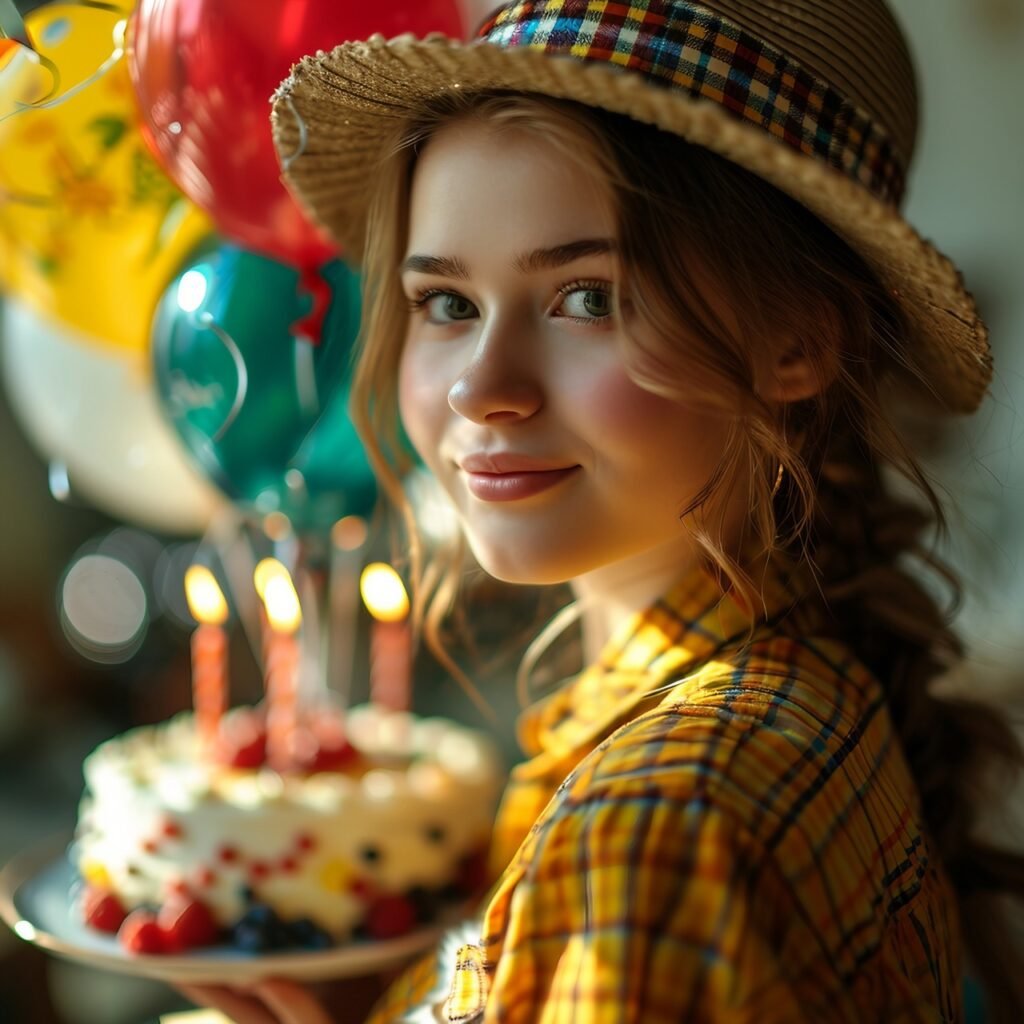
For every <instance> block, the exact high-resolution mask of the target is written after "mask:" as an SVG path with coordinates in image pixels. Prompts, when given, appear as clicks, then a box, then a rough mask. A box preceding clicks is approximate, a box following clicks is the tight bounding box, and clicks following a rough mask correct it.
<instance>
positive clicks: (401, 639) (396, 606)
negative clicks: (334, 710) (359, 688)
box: [359, 562, 412, 711]
mask: <svg viewBox="0 0 1024 1024" xmlns="http://www.w3.org/2000/svg"><path fill="white" fill-rule="evenodd" d="M359 589H360V591H361V593H362V595H363V601H364V602H365V604H366V607H367V608H368V609H369V612H370V614H371V615H372V616H373V618H374V623H373V630H372V632H371V634H370V700H371V701H372V702H373V703H374V704H376V705H378V706H379V707H383V708H388V709H389V710H391V711H408V710H409V703H410V699H409V698H410V673H411V671H412V633H411V630H410V628H409V598H408V596H407V594H406V592H405V587H404V586H403V585H402V580H401V578H400V577H399V575H398V573H397V572H395V570H394V569H392V568H391V566H390V565H385V564H384V563H383V562H373V563H371V564H370V565H368V566H367V567H366V568H365V569H364V570H363V574H362V577H361V578H360V580H359Z"/></svg>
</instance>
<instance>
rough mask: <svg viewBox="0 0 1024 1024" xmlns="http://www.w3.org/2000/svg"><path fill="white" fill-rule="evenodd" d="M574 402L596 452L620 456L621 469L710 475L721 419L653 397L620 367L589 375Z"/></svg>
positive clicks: (721, 437)
mask: <svg viewBox="0 0 1024 1024" xmlns="http://www.w3.org/2000/svg"><path fill="white" fill-rule="evenodd" d="M578 398H579V400H580V402H582V403H584V407H585V408H586V409H587V410H588V412H587V416H588V419H589V431H588V432H589V433H590V436H591V443H592V444H593V445H594V447H595V448H596V450H597V451H598V452H600V451H601V450H602V449H603V450H604V451H606V452H608V453H609V454H610V455H612V456H613V457H614V456H618V455H621V456H622V457H623V460H625V461H624V462H622V464H623V465H631V466H633V467H634V468H635V469H636V470H637V471H639V472H641V473H642V472H644V471H645V469H646V468H648V467H649V466H650V465H651V463H652V462H653V463H659V464H661V465H662V466H663V467H668V466H679V467H680V468H686V469H688V470H690V471H692V472H696V473H701V472H704V471H708V472H710V469H711V468H713V466H714V464H715V463H716V462H717V459H718V458H719V457H720V456H721V453H722V450H723V448H724V445H725V437H726V427H725V420H724V419H723V417H721V416H720V415H716V414H715V413H714V412H712V411H711V410H707V411H701V410H697V409H694V408H692V407H688V406H685V405H681V404H680V403H678V402H676V401H673V400H672V399H669V398H664V397H662V396H660V395H655V394H652V393H651V392H650V391H647V390H645V389H644V388H642V387H640V386H639V385H638V384H636V383H635V382H634V381H633V380H632V378H630V377H629V376H628V375H627V374H626V372H625V370H624V369H622V367H621V366H618V367H609V368H607V369H605V370H603V371H600V372H596V373H594V374H593V375H590V376H589V377H588V381H587V386H586V394H585V395H583V394H580V395H579V396H578Z"/></svg>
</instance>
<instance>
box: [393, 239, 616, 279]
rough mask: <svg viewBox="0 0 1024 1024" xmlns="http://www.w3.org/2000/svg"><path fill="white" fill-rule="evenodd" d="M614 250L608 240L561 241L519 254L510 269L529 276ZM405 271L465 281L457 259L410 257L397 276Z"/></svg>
mask: <svg viewBox="0 0 1024 1024" xmlns="http://www.w3.org/2000/svg"><path fill="white" fill-rule="evenodd" d="M614 251H615V242H614V240H613V239H611V238H581V239H579V240H578V241H576V242H565V243H564V244H562V245H553V246H551V247H550V248H548V249H534V250H533V251H532V252H527V253H522V254H520V255H519V256H517V257H516V258H515V259H514V260H513V261H512V266H513V267H515V268H516V270H518V271H519V272H520V273H522V274H530V273H535V272H537V271H538V270H553V269H555V268H556V267H564V266H565V265H566V264H568V263H573V262H575V261H576V260H579V259H582V258H583V257H584V256H603V255H606V254H608V253H611V252H614ZM409 270H415V271H418V272H419V273H421V274H436V275H438V276H440V277H454V278H456V279H458V280H462V281H465V280H467V279H468V278H469V269H468V268H467V267H466V264H465V263H463V262H462V260H460V259H459V258H458V257H457V256H423V255H419V254H413V255H412V256H410V257H408V259H406V261H405V262H404V263H403V264H402V269H401V273H403V274H404V273H405V272H406V271H409Z"/></svg>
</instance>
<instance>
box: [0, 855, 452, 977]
mask: <svg viewBox="0 0 1024 1024" xmlns="http://www.w3.org/2000/svg"><path fill="white" fill-rule="evenodd" d="M66 848H67V843H66V841H65V842H63V843H49V844H47V845H46V847H45V848H42V849H39V850H34V851H29V852H27V853H24V854H21V855H20V856H18V857H15V859H14V860H12V861H11V862H10V863H9V864H8V865H7V866H6V867H5V868H4V870H3V871H2V872H0V917H2V918H3V919H4V921H6V922H7V924H8V925H9V926H10V927H11V928H12V929H13V930H14V932H15V934H17V935H19V936H20V937H21V938H23V939H25V940H26V941H28V942H31V943H33V944H35V945H36V946H40V947H41V948H42V949H45V950H47V951H49V952H50V953H53V954H55V955H56V956H59V957H63V958H64V959H66V960H73V961H75V962H76V963H80V964H86V965H88V966H90V967H99V968H102V969H103V970H108V971H115V972H119V973H122V974H134V975H138V976H140V977H144V978H155V979H157V980H159V981H171V982H175V981H179V982H190V983H193V984H201V983H204V982H206V983H216V982H225V983H227V984H240V983H243V982H249V981H254V980H256V979H257V978H268V977H274V978H292V979H294V980H296V981H323V980H326V979H329V978H347V977H358V976H359V975H364V974H374V973H377V972H378V971H382V970H385V969H387V968H389V967H397V966H400V965H401V964H402V962H403V961H407V960H410V959H411V958H412V957H414V956H415V955H416V954H417V953H420V952H422V951H424V950H426V949H429V948H430V947H431V946H432V945H434V944H435V943H436V942H437V941H438V940H439V939H440V937H441V934H442V933H443V931H444V929H445V928H446V927H447V926H449V925H451V924H453V923H454V922H455V921H457V920H458V919H459V916H460V915H459V914H458V913H455V914H453V916H452V917H451V918H448V919H446V920H442V921H441V922H439V923H438V924H436V925H431V926H429V927H426V928H419V929H417V930H416V931H414V932H410V933H409V934H408V935H403V936H401V937H400V938H397V939H388V940H387V941H384V942H366V941H363V942H353V943H349V944H347V945H344V946H337V947H334V948H332V949H327V950H317V951H315V952H312V951H302V950H297V951H295V952H288V953H272V954H267V955H261V954H254V953H245V952H243V951H241V950H238V949H235V948H234V947H232V946H210V947H208V948H205V949H201V950H196V951H195V952H194V953H187V954H182V955H178V956H154V955H143V954H139V953H129V952H127V951H126V950H124V949H122V948H121V945H120V943H119V942H118V941H117V938H116V936H113V935H106V934H104V933H102V932H98V931H96V930H95V929H94V928H89V927H87V926H86V925H85V924H84V923H83V922H82V921H81V920H79V918H78V915H77V911H76V909H75V907H74V906H73V902H72V900H71V897H70V893H71V890H72V887H73V885H74V883H75V882H76V881H77V878H78V873H77V871H76V870H75V868H74V866H73V865H72V864H71V862H70V861H69V860H68V858H67V854H66V852H65V851H66Z"/></svg>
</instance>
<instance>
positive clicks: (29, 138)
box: [0, 4, 212, 350]
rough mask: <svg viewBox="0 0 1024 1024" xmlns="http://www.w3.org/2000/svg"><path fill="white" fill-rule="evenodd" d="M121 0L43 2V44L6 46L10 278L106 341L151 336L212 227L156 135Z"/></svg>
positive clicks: (139, 344) (0, 159) (124, 343)
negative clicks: (172, 284) (156, 315)
mask: <svg viewBox="0 0 1024 1024" xmlns="http://www.w3.org/2000/svg"><path fill="white" fill-rule="evenodd" d="M111 7H112V9H110V10H104V9H100V8H97V7H85V6H78V5H75V4H48V5H46V6H44V7H40V8H37V9H36V10H35V11H33V12H31V13H30V14H28V15H27V16H26V18H25V24H26V27H27V29H28V32H29V36H30V38H31V40H32V42H33V44H34V46H35V48H36V51H37V53H33V52H32V51H30V50H28V49H27V48H25V47H17V48H16V51H17V52H7V53H5V54H3V55H2V57H3V58H4V59H3V60H2V62H0V288H2V289H4V290H6V291H8V292H10V293H11V294H13V295H16V296H17V297H18V298H19V299H21V300H22V301H23V302H25V303H27V304H28V305H30V306H32V307H33V308H35V309H36V310H37V311H39V312H42V313H45V314H47V315H49V316H51V317H56V318H58V319H59V320H61V321H64V322H66V323H68V324H70V325H72V326H74V327H76V328H78V329H79V331H81V332H83V335H85V336H88V337H90V338H93V339H97V340H98V341H99V343H100V344H107V345H111V346H115V347H117V348H121V349H129V350H144V349H145V348H146V347H147V346H148V341H149V329H150V321H151V319H152V316H153V311H154V309H155V308H156V304H157V301H158V300H159V298H160V296H161V294H162V292H163V290H164V289H165V288H166V286H167V283H168V281H170V280H171V278H172V277H173V276H174V274H175V272H176V271H177V270H178V269H179V267H180V266H181V264H182V263H183V262H184V261H185V258H186V256H187V255H188V253H189V252H190V251H191V250H192V249H193V248H194V247H195V246H196V244H197V243H198V242H199V240H200V239H201V238H203V237H204V236H205V235H207V234H209V233H210V231H211V230H212V228H211V225H210V222H209V220H208V219H207V218H206V216H205V214H203V213H201V212H200V211H199V209H198V208H197V207H195V206H194V205H193V204H192V203H190V202H189V201H188V200H187V199H186V198H185V197H184V196H183V195H182V194H181V193H180V192H179V191H178V190H177V189H176V188H175V186H174V185H172V184H171V182H170V180H169V179H168V178H167V177H166V176H165V175H164V173H163V172H162V171H161V170H160V169H159V167H158V166H157V165H156V163H155V162H154V160H153V158H152V157H151V156H150V154H149V151H148V150H147V148H146V146H145V143H144V142H143V140H142V136H141V134H140V133H139V128H138V126H139V114H138V110H137V108H136V105H135V97H134V92H133V90H132V86H131V82H130V81H129V78H128V71H127V67H126V63H125V61H124V59H123V45H124V31H125V19H126V18H127V16H128V13H129V12H128V10H127V9H125V10H117V9H116V7H114V5H111ZM37 54H38V55H37ZM48 69H55V70H56V75H54V74H53V73H52V71H51V70H48Z"/></svg>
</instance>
